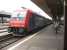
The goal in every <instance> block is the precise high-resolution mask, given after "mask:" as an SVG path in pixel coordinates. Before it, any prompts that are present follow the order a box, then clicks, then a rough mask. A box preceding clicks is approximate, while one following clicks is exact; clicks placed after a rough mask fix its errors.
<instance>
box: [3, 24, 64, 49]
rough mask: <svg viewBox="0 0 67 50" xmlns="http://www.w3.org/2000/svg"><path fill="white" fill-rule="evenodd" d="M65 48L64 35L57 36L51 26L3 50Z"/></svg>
mask: <svg viewBox="0 0 67 50" xmlns="http://www.w3.org/2000/svg"><path fill="white" fill-rule="evenodd" d="M63 46H64V33H62V32H61V33H58V34H56V33H55V31H54V29H53V25H52V24H51V25H49V26H47V27H45V28H43V29H42V30H40V31H39V32H37V33H35V34H33V35H31V36H28V37H26V38H24V39H21V40H19V41H18V42H16V43H14V44H11V45H10V46H7V47H5V48H3V49H2V50H63Z"/></svg>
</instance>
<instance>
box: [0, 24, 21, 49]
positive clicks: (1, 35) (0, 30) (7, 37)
mask: <svg viewBox="0 0 67 50" xmlns="http://www.w3.org/2000/svg"><path fill="white" fill-rule="evenodd" d="M7 29H8V25H7V24H1V23H0V49H2V48H4V47H6V46H8V45H10V44H12V43H14V42H16V41H18V40H19V39H21V38H22V37H16V36H13V35H12V34H10V33H8V30H7Z"/></svg>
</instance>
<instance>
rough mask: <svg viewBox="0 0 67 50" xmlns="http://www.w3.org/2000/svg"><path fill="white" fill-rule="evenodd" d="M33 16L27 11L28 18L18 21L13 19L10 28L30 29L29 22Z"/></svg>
mask: <svg viewBox="0 0 67 50" xmlns="http://www.w3.org/2000/svg"><path fill="white" fill-rule="evenodd" d="M31 15H32V11H31V10H27V14H26V17H24V19H23V20H21V21H20V20H17V19H12V20H10V22H9V27H23V28H28V26H29V20H30V17H31Z"/></svg>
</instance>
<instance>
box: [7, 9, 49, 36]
mask: <svg viewBox="0 0 67 50" xmlns="http://www.w3.org/2000/svg"><path fill="white" fill-rule="evenodd" d="M45 21H46V22H45ZM47 21H48V20H47V19H45V18H44V17H42V16H40V15H38V14H37V13H35V12H33V11H31V10H29V9H22V10H21V11H18V12H16V13H15V14H13V15H12V17H11V18H10V21H9V28H8V32H9V33H11V32H12V33H13V34H14V35H17V36H23V35H26V34H27V32H31V31H33V30H34V29H37V28H40V27H43V26H44V25H46V24H48V23H49V22H47Z"/></svg>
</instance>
